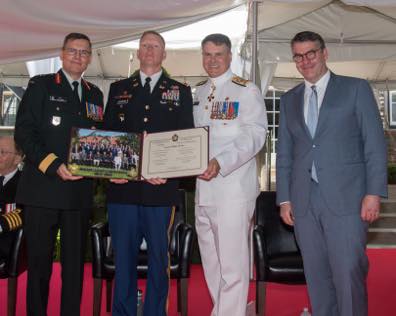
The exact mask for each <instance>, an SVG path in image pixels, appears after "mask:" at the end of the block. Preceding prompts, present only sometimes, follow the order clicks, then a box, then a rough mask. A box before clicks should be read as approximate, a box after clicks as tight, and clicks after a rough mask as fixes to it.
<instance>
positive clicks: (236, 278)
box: [195, 201, 255, 316]
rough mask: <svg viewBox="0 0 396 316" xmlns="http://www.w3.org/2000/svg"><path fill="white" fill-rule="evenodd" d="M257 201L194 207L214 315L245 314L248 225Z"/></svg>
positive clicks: (212, 315)
mask: <svg viewBox="0 0 396 316" xmlns="http://www.w3.org/2000/svg"><path fill="white" fill-rule="evenodd" d="M254 207H255V201H248V202H236V203H235V202H234V203H232V202H227V201H225V202H224V203H223V204H222V205H218V206H200V205H196V206H195V227H196V230H197V233H198V243H199V250H200V253H201V260H202V265H203V269H204V273H205V279H206V284H207V285H208V288H209V293H210V296H211V298H212V302H213V310H212V313H211V316H231V315H232V316H245V313H246V304H247V296H248V290H249V246H248V242H249V228H250V224H251V219H252V216H253V213H254Z"/></svg>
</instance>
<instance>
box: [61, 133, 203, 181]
mask: <svg viewBox="0 0 396 316" xmlns="http://www.w3.org/2000/svg"><path fill="white" fill-rule="evenodd" d="M208 155H209V150H208V129H207V128H193V129H184V130H177V131H169V132H161V133H152V134H147V135H146V136H145V137H144V138H143V137H142V135H141V134H133V133H124V132H113V131H103V130H89V129H74V130H73V135H72V140H71V146H70V153H69V163H68V168H69V170H70V171H71V172H72V174H73V175H80V176H87V177H102V178H112V179H128V180H142V179H143V178H145V179H151V178H177V177H187V176H194V175H199V174H201V173H202V172H203V171H205V170H206V168H207V165H208Z"/></svg>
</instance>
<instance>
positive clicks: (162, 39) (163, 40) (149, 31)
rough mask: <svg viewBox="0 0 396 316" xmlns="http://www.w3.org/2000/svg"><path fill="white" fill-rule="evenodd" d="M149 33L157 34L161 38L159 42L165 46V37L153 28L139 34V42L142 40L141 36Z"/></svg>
mask: <svg viewBox="0 0 396 316" xmlns="http://www.w3.org/2000/svg"><path fill="white" fill-rule="evenodd" d="M149 34H152V35H155V36H158V37H159V38H160V39H161V42H162V44H163V45H164V47H165V39H164V38H163V37H162V35H161V34H160V33H158V32H157V31H154V30H148V31H145V32H143V34H142V36H140V40H139V42H140V41H141V40H142V38H143V37H145V36H146V35H149Z"/></svg>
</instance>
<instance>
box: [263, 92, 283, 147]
mask: <svg viewBox="0 0 396 316" xmlns="http://www.w3.org/2000/svg"><path fill="white" fill-rule="evenodd" d="M284 93H285V92H284V91H280V90H276V89H269V90H268V92H267V94H266V95H265V98H264V101H265V106H266V109H267V118H268V131H269V132H271V144H272V148H271V152H272V153H275V152H276V142H277V141H278V127H279V111H280V97H281V96H282V95H283V94H284Z"/></svg>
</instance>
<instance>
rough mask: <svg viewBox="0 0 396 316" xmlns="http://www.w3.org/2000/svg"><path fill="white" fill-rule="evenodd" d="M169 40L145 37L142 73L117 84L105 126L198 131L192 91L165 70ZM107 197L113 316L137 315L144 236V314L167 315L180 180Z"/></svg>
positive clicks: (143, 184)
mask: <svg viewBox="0 0 396 316" xmlns="http://www.w3.org/2000/svg"><path fill="white" fill-rule="evenodd" d="M165 56H166V53H165V41H164V39H163V38H162V36H161V35H160V34H158V33H157V32H154V31H147V32H145V33H143V35H142V37H141V38H140V43H139V50H138V52H137V57H138V59H139V61H140V71H136V72H135V73H134V74H133V75H132V76H131V77H130V78H127V79H124V80H121V81H118V82H115V83H113V84H112V85H111V86H110V92H109V98H108V103H107V108H106V113H105V123H104V125H105V127H106V129H112V130H117V131H125V132H134V133H142V132H147V133H154V132H163V131H170V130H177V129H184V128H192V127H193V116H192V97H191V90H190V88H189V87H187V86H185V85H184V84H181V83H179V82H177V81H175V80H173V79H171V78H170V77H169V76H168V75H166V74H165V73H164V71H163V69H162V68H161V65H162V61H163V60H164V59H165ZM113 182H116V183H111V184H110V186H109V190H108V194H107V202H108V210H109V225H110V226H109V227H110V233H111V237H112V243H113V247H114V251H115V264H116V272H115V289H114V300H113V309H112V313H113V316H121V315H123V316H126V315H128V316H130V315H136V304H137V302H136V297H137V295H136V293H137V280H136V279H137V273H136V270H135V267H136V265H137V257H138V252H139V246H140V244H141V242H142V238H143V237H144V239H145V240H146V242H147V248H148V262H149V270H148V279H147V288H146V294H145V305H144V315H145V316H165V315H167V310H166V309H167V298H168V286H169V279H168V227H169V225H170V224H171V218H172V215H171V213H172V212H171V210H172V206H173V205H175V204H176V203H177V202H178V194H177V193H178V192H177V189H178V181H177V180H174V179H169V180H166V179H160V178H154V179H148V180H147V181H138V182H133V181H132V182H127V181H126V180H113Z"/></svg>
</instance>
